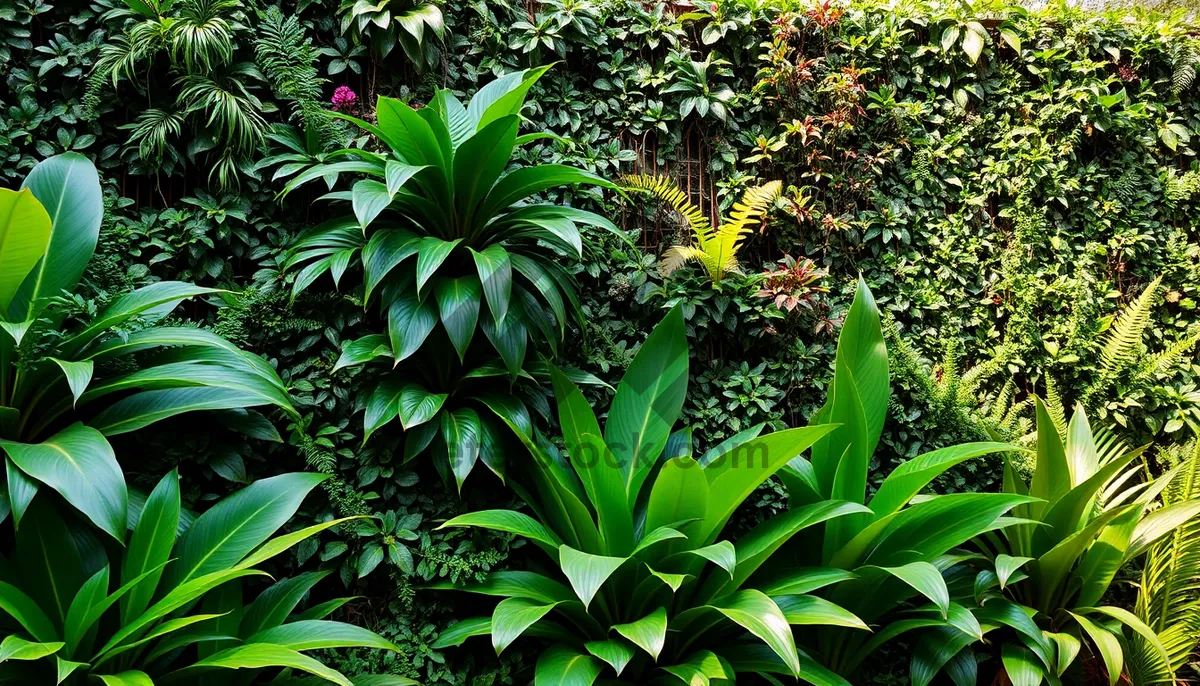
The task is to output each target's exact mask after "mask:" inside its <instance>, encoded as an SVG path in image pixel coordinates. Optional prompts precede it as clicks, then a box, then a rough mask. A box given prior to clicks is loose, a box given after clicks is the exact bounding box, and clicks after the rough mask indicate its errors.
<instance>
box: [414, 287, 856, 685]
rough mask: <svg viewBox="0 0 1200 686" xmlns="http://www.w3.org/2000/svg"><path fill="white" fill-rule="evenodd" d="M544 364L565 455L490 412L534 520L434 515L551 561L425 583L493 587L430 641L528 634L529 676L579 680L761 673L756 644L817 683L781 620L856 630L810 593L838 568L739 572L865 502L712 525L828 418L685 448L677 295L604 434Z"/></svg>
mask: <svg viewBox="0 0 1200 686" xmlns="http://www.w3.org/2000/svg"><path fill="white" fill-rule="evenodd" d="M551 374H552V378H553V383H554V389H555V395H556V396H557V398H558V417H559V422H560V425H561V426H562V430H563V438H564V439H565V442H566V454H565V455H560V454H559V453H558V451H556V450H555V449H554V448H553V447H552V445H551V444H550V443H549V442H548V441H546V440H545V438H544V437H543V436H542V435H541V434H540V433H539V432H537V431H536V430H535V429H532V428H531V427H530V425H529V424H528V422H527V421H525V420H523V419H522V418H520V417H515V416H511V415H506V414H504V413H501V415H502V416H504V417H505V419H506V421H508V423H509V426H510V427H511V428H512V430H513V431H514V432H515V433H516V434H517V435H518V437H519V438H520V439H521V441H522V442H523V443H524V444H525V445H526V447H527V448H528V450H529V453H530V455H531V456H532V458H533V459H532V462H531V463H530V464H529V465H528V468H527V469H526V470H525V471H524V472H523V474H525V475H526V476H528V483H524V484H517V485H516V487H517V488H518V492H519V493H520V494H521V495H522V497H523V498H524V499H525V501H526V502H527V503H528V504H529V506H530V508H531V509H532V510H533V512H534V514H535V515H536V518H535V517H531V516H529V515H526V514H523V513H521V512H515V511H511V510H490V511H483V512H475V513H471V514H466V515H462V516H459V517H456V518H454V519H452V520H450V521H448V522H446V524H445V525H444V526H447V527H463V526H471V527H482V528H489V529H495V530H500V531H508V532H512V533H516V534H518V535H520V536H524V537H526V538H528V539H530V540H531V541H532V542H534V543H535V544H536V545H538V546H539V547H540V548H542V549H543V550H544V551H545V552H546V554H547V555H548V556H549V558H550V560H551V561H552V567H553V569H554V572H553V573H547V574H542V573H537V572H521V571H510V572H499V573H495V574H492V575H491V576H489V577H488V578H487V579H486V580H484V581H482V582H480V583H473V584H467V585H465V586H455V585H453V584H449V583H445V584H438V585H436V586H435V588H443V589H453V588H457V589H459V590H465V591H470V592H473V593H481V594H485V595H493V596H499V597H502V598H503V600H501V601H500V602H499V603H498V604H497V605H496V608H495V610H494V612H493V613H492V616H491V617H480V618H476V619H467V620H464V621H462V622H459V623H458V624H455V625H454V626H453V627H451V628H450V629H448V630H447V631H446V632H444V633H443V635H442V636H441V637H440V639H439V644H440V645H443V646H449V645H457V644H460V643H462V642H463V641H464V640H466V639H467V638H468V637H470V636H475V635H490V636H491V640H492V645H493V646H494V647H495V649H496V651H497V652H500V651H502V650H504V649H505V648H506V647H508V645H510V644H511V643H512V642H513V641H514V640H516V639H517V638H518V637H520V636H522V635H524V634H529V635H535V636H538V637H541V638H544V639H548V640H550V641H551V642H552V647H551V648H550V649H548V650H546V651H544V652H543V653H542V654H541V657H540V658H539V659H538V663H537V667H536V674H535V679H534V682H535V683H536V684H560V683H561V684H565V683H572V684H581V685H586V684H591V683H593V682H595V681H596V679H598V678H600V677H601V676H602V675H604V677H605V681H604V683H637V684H642V683H650V682H651V681H652V680H653V679H657V678H664V679H669V680H671V682H672V683H674V682H675V679H682V680H683V681H684V682H685V683H710V682H712V683H724V682H725V681H728V682H730V683H732V682H733V680H734V679H735V678H736V675H737V674H738V673H742V672H756V671H759V670H760V667H759V664H760V662H762V656H761V654H760V649H761V650H765V651H766V653H767V654H768V655H770V656H773V659H774V660H777V661H778V662H779V663H780V664H782V665H785V666H786V671H787V673H789V674H790V675H791V676H793V677H796V676H799V677H800V678H802V679H806V680H809V681H812V683H822V681H820V680H819V679H820V677H819V676H816V675H819V674H821V673H822V672H823V671H824V670H823V669H821V668H820V666H819V665H817V664H816V663H815V662H814V661H813V660H811V659H810V658H809V657H808V656H807V655H806V654H805V653H804V652H803V651H801V650H799V649H797V647H796V645H795V643H794V641H793V639H792V631H791V627H790V626H789V624H841V625H845V626H854V627H857V628H858V629H860V630H865V629H866V626H865V625H864V624H863V623H862V622H861V621H859V620H858V618H856V617H855V616H854V615H852V614H851V613H849V612H846V611H845V610H843V609H841V608H839V607H837V606H836V605H834V604H832V603H829V602H826V601H823V600H822V599H820V598H816V597H813V596H810V595H806V593H807V591H809V590H812V589H815V588H819V587H821V586H822V585H825V584H828V583H833V582H836V581H838V580H840V579H841V578H843V577H842V576H841V575H837V574H834V575H830V574H828V573H827V572H828V570H819V569H818V570H809V574H808V575H807V576H806V578H805V580H804V581H803V582H798V583H796V584H794V585H793V586H792V587H790V588H786V589H776V592H774V593H767V592H764V590H762V589H760V588H758V587H757V586H755V585H754V584H752V583H749V580H751V579H752V578H754V574H755V572H756V570H758V569H759V568H760V567H761V566H762V565H763V564H764V563H765V562H767V561H768V560H769V559H770V558H771V556H772V554H773V553H774V552H775V551H776V550H778V549H779V548H780V547H781V546H782V545H784V544H785V543H786V542H787V541H788V540H789V539H791V538H792V537H793V536H795V535H797V534H798V533H799V532H801V531H803V530H804V529H806V528H807V527H811V526H814V525H817V524H819V523H821V522H828V521H836V520H838V519H845V518H847V517H849V516H854V515H861V514H866V513H868V512H869V510H867V508H865V507H863V506H861V505H855V504H852V503H848V502H844V501H835V500H830V501H822V502H819V503H814V504H812V505H810V506H807V507H803V508H798V509H796V510H793V511H791V512H787V513H784V514H781V515H778V516H776V517H773V518H771V519H769V520H767V521H766V522H764V523H762V524H760V525H758V526H757V527H755V528H754V529H752V530H751V531H750V532H749V533H748V534H746V535H744V536H742V537H741V538H740V539H739V540H738V541H737V543H736V544H735V543H733V542H731V541H729V540H728V539H727V538H725V537H724V535H723V531H724V529H725V525H726V523H727V522H728V521H729V518H730V516H731V515H732V514H733V512H734V510H735V509H736V508H737V507H738V506H739V505H741V504H742V502H743V501H744V500H745V499H746V498H747V497H748V496H749V495H750V493H751V492H752V491H753V490H754V489H755V488H756V487H758V486H759V485H760V484H762V483H763V482H764V481H765V480H766V479H767V478H769V477H770V476H771V475H772V474H773V473H774V472H775V470H777V469H778V468H780V467H781V466H783V465H784V464H786V463H787V461H788V460H790V459H791V458H793V457H795V456H796V455H798V454H800V453H801V452H803V451H804V450H806V449H807V448H808V447H809V446H810V445H812V444H813V442H814V441H817V440H819V439H820V438H822V437H823V436H825V435H827V434H828V433H829V432H830V431H831V430H832V429H833V427H832V426H820V427H807V428H800V429H789V430H786V431H780V432H777V433H773V434H769V435H766V436H761V437H749V436H746V435H743V436H742V437H741V438H740V439H738V440H730V441H727V442H725V443H723V444H721V445H718V446H716V447H714V448H713V449H712V450H710V451H708V452H707V453H705V454H704V455H700V456H694V455H693V454H692V451H691V442H690V434H688V433H684V432H680V433H675V434H672V433H671V427H672V426H673V425H674V424H675V421H676V420H677V419H678V418H679V415H680V412H681V410H682V406H683V401H684V396H685V394H686V392H687V379H688V350H687V341H686V337H685V335H684V323H683V315H682V313H681V311H680V310H679V308H676V309H674V310H672V311H671V312H670V314H668V315H667V317H666V319H665V320H664V321H663V322H662V323H660V324H659V325H658V326H657V327H656V328H655V330H654V331H653V332H652V333H651V334H650V336H649V338H647V339H646V342H645V343H644V344H643V345H642V347H641V349H640V350H639V351H638V354H637V356H636V357H635V358H634V360H633V363H632V364H630V366H629V369H628V370H627V371H626V374H625V377H624V379H623V380H622V381H621V383H620V385H619V387H618V388H617V394H616V396H615V398H614V399H613V403H612V406H611V408H610V410H609V413H608V421H607V422H606V424H605V427H604V429H603V431H601V428H600V425H599V423H598V421H597V419H596V415H595V414H594V413H593V411H592V408H591V407H589V405H588V403H587V401H586V400H585V399H584V397H583V395H582V394H581V393H580V392H579V389H578V388H577V387H576V386H575V385H574V384H572V383H571V382H570V381H569V380H568V379H567V378H566V377H565V376H563V374H562V373H560V372H558V371H557V370H554V369H551ZM835 571H836V570H835ZM614 679H617V680H619V681H616V682H614V681H613V680H614Z"/></svg>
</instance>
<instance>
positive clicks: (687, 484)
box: [645, 457, 708, 545]
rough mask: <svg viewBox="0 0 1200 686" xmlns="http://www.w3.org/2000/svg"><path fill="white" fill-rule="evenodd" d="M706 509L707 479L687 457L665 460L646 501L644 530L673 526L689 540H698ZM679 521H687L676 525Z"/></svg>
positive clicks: (694, 542)
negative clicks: (686, 535)
mask: <svg viewBox="0 0 1200 686" xmlns="http://www.w3.org/2000/svg"><path fill="white" fill-rule="evenodd" d="M707 512H708V479H707V478H706V477H705V474H704V470H703V469H701V468H700V465H699V464H697V463H696V461H695V460H693V459H692V458H690V457H676V458H674V459H671V460H668V461H667V462H665V463H664V464H663V466H662V468H661V469H659V472H658V476H657V478H655V480H654V484H653V485H652V487H651V489H650V499H649V500H648V501H647V504H646V523H645V526H646V529H647V530H649V531H653V530H655V529H658V528H660V527H664V526H668V525H676V528H678V529H679V530H680V531H682V532H683V533H685V534H688V537H689V538H690V539H691V541H692V543H693V544H695V545H699V544H700V542H701V540H700V539H701V531H702V527H701V523H702V522H703V520H704V515H705V514H706V513H707ZM679 522H686V523H685V524H679Z"/></svg>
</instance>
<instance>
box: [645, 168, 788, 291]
mask: <svg viewBox="0 0 1200 686" xmlns="http://www.w3.org/2000/svg"><path fill="white" fill-rule="evenodd" d="M624 182H625V187H626V188H628V189H630V190H639V191H645V192H648V193H651V194H653V195H654V196H655V197H657V198H659V199H660V200H662V201H663V202H665V203H667V204H669V205H670V206H671V208H672V209H674V210H675V211H676V212H677V213H678V214H679V215H680V216H681V217H682V218H683V220H684V222H685V223H686V224H687V226H688V228H690V229H691V230H692V238H693V244H692V245H673V246H671V247H670V248H667V250H666V252H664V253H663V256H662V260H661V261H660V262H659V271H660V272H662V273H663V274H664V275H666V274H670V273H671V272H673V271H675V270H676V269H679V268H680V267H682V266H683V265H684V264H685V263H687V262H689V261H693V262H699V263H700V264H701V265H703V266H704V270H705V271H706V272H707V273H708V276H709V278H710V279H712V280H713V281H720V280H721V279H723V278H725V275H726V274H728V273H729V272H738V271H740V269H739V267H738V262H737V254H738V251H739V250H740V249H741V247H742V243H743V241H745V239H746V236H747V235H749V234H750V232H751V231H752V230H753V229H754V227H755V226H757V225H758V224H760V223H762V220H763V217H764V216H766V213H767V210H769V209H770V207H771V204H772V203H774V202H775V199H776V198H778V197H779V193H780V191H781V190H782V188H783V184H782V183H780V182H779V181H770V182H768V183H766V184H763V185H762V186H756V187H754V188H750V189H748V190H747V191H746V192H745V193H744V194H743V195H742V200H741V202H737V203H734V205H733V211H732V212H730V214H729V218H728V219H726V220H725V221H724V222H722V223H721V225H720V226H718V227H717V228H716V229H715V230H714V229H713V228H712V225H711V224H709V222H708V219H706V218H705V217H704V214H703V213H702V212H701V211H700V210H699V209H697V208H696V206H695V205H693V204H692V202H691V201H690V200H688V197H687V194H686V193H684V192H683V191H682V190H681V189H680V188H679V187H678V186H676V185H675V184H674V182H672V181H671V180H670V179H669V178H667V177H664V176H649V175H636V176H627V177H625V179H624Z"/></svg>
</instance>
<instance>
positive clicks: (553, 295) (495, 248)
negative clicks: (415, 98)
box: [277, 67, 624, 484]
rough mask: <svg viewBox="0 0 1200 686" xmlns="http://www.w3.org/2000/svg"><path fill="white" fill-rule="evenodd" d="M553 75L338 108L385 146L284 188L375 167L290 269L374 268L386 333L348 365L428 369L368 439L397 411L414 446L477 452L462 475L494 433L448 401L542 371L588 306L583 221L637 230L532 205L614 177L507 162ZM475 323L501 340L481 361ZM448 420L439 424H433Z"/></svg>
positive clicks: (390, 385) (308, 272) (372, 411)
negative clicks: (576, 281)
mask: <svg viewBox="0 0 1200 686" xmlns="http://www.w3.org/2000/svg"><path fill="white" fill-rule="evenodd" d="M545 71H546V68H545V67H543V68H540V69H535V70H530V71H525V72H515V73H510V74H506V75H504V76H501V77H500V78H498V79H496V80H495V81H492V82H491V83H489V84H488V85H486V86H484V87H483V88H482V89H480V91H479V92H478V93H476V94H475V96H474V97H473V98H472V99H471V101H470V102H469V103H468V105H466V106H464V105H463V104H462V103H460V102H459V101H458V99H457V98H456V97H455V96H454V95H453V94H452V93H451V92H450V91H446V90H441V91H438V93H437V95H436V96H435V97H434V98H433V100H432V101H431V102H430V104H429V105H427V106H426V107H424V108H422V109H420V110H415V109H413V108H411V107H409V106H408V105H406V104H404V103H402V102H400V101H398V100H393V99H391V98H385V97H381V98H379V104H378V107H377V111H376V114H377V117H378V119H379V125H378V126H376V125H374V124H370V123H368V122H365V121H362V120H360V119H357V118H355V117H351V116H349V115H346V114H342V113H335V114H334V115H333V116H337V117H341V118H343V119H347V120H349V121H351V122H353V123H355V124H357V125H358V126H360V127H361V128H363V129H364V130H365V131H368V132H370V133H373V134H374V135H375V136H376V138H377V139H378V142H379V143H380V144H381V145H383V146H385V149H384V151H382V152H378V153H376V152H371V151H367V150H361V149H349V150H341V151H337V152H334V153H329V154H327V155H326V156H325V160H326V161H325V162H323V163H321V164H316V165H314V166H311V167H308V168H307V169H305V170H304V171H302V172H300V173H298V174H297V175H296V176H295V177H294V178H292V179H291V181H289V182H288V184H287V185H286V186H285V187H284V190H283V193H284V194H287V193H290V192H292V191H293V190H295V189H296V188H298V187H300V186H302V185H303V184H305V183H308V182H310V181H313V180H315V179H319V178H329V177H330V176H334V177H336V175H337V174H339V173H365V174H367V175H369V176H370V177H372V178H368V179H363V180H360V181H357V182H355V184H354V186H353V189H352V190H350V191H337V192H334V193H330V194H329V195H327V196H326V197H329V198H332V199H336V200H343V201H348V202H349V203H350V206H351V208H352V210H353V212H354V216H352V217H344V218H339V219H334V220H331V221H329V222H326V223H324V224H322V225H320V226H318V227H316V228H314V229H312V230H311V231H309V232H307V233H306V234H304V235H303V236H301V237H300V238H299V239H298V240H297V241H296V243H295V244H294V245H292V246H291V248H290V249H289V250H288V254H287V257H286V259H285V261H284V268H285V269H288V270H294V269H297V268H299V271H297V272H296V274H295V282H294V284H293V288H292V292H293V294H297V293H300V292H302V291H303V290H304V289H305V288H307V287H308V286H309V285H310V284H312V283H313V281H315V280H316V279H317V278H318V277H319V276H321V275H322V274H324V273H326V272H328V273H330V274H331V276H332V277H333V279H334V283H335V284H336V283H339V282H340V281H341V279H342V278H343V275H344V274H345V272H346V271H347V269H348V268H349V267H350V266H351V265H352V264H361V265H362V268H363V281H364V283H363V291H362V302H363V303H364V305H365V306H367V307H369V306H371V305H372V304H374V303H377V304H378V307H379V312H380V314H381V315H382V316H383V317H384V318H385V319H386V322H387V324H386V326H387V333H386V334H372V335H370V336H367V337H365V338H362V339H359V340H356V341H352V342H350V343H348V344H347V345H346V346H345V347H344V348H343V354H342V358H341V359H340V360H339V361H338V365H337V366H338V367H344V366H347V365H357V364H363V363H366V362H370V361H372V360H377V359H378V360H383V359H388V360H390V362H391V365H392V367H393V368H395V367H396V366H397V365H400V364H401V363H405V362H406V361H408V364H409V365H410V366H411V367H412V368H414V369H415V373H414V374H419V375H420V377H419V378H422V379H424V382H423V383H415V382H413V379H414V378H415V377H414V374H409V375H407V378H405V377H404V376H399V377H396V378H395V379H383V380H381V382H380V384H379V385H378V386H377V389H376V391H375V392H374V394H373V396H372V398H373V400H371V401H368V403H367V422H366V423H367V427H368V434H369V433H370V432H371V431H374V430H375V429H376V428H378V427H380V426H382V425H384V424H386V423H387V422H390V421H392V420H393V419H396V418H397V417H399V418H400V420H401V423H402V424H403V426H404V428H405V429H406V430H410V429H414V428H417V427H419V431H418V432H416V433H411V432H410V441H411V445H413V446H415V448H414V450H415V452H414V453H412V454H416V453H419V452H421V451H422V450H424V449H425V448H426V447H427V446H430V444H431V442H432V443H433V445H432V449H433V450H434V451H435V452H439V453H444V454H445V453H446V448H450V449H451V450H462V451H464V453H463V454H462V455H458V456H456V455H454V454H447V459H448V460H449V462H450V463H451V464H453V465H457V467H456V468H455V469H454V470H453V471H455V474H456V476H460V477H465V473H460V472H459V470H461V469H465V470H466V471H467V472H469V471H470V468H471V465H472V464H474V462H475V459H474V457H473V456H475V455H477V454H478V452H479V451H478V442H477V441H476V440H474V439H475V438H479V437H480V436H481V434H480V430H479V429H477V428H476V424H477V423H476V422H475V421H474V419H473V418H472V415H474V410H471V411H469V412H460V411H459V408H458V407H457V405H456V406H453V407H451V406H447V407H445V408H443V407H442V404H443V401H445V399H446V398H447V397H449V396H452V395H455V394H457V396H458V398H459V400H458V401H456V402H457V403H461V402H462V400H463V399H465V398H467V397H469V396H471V395H479V394H480V391H479V390H478V389H477V388H474V386H477V384H478V380H480V379H484V380H487V379H495V378H496V377H504V376H505V375H507V376H509V377H510V379H512V380H515V379H517V378H518V376H520V375H521V374H522V369H524V368H526V367H531V368H532V367H536V364H535V365H530V364H529V363H527V362H526V356H527V350H528V348H529V345H530V343H531V342H532V343H534V344H536V342H537V341H538V337H539V335H540V338H541V339H542V340H545V341H546V343H547V344H548V345H549V346H550V349H551V351H554V350H557V344H558V340H559V339H560V337H561V336H562V335H563V332H564V331H565V327H566V324H567V319H568V316H569V313H568V308H570V310H571V312H573V313H574V315H575V316H576V317H580V314H579V307H578V301H577V298H576V295H575V291H574V286H573V279H572V277H571V275H570V273H569V272H568V270H567V269H566V268H565V267H564V266H563V265H562V264H561V263H560V262H561V260H562V258H563V257H564V256H570V257H579V256H580V255H581V254H582V250H583V239H582V236H581V234H580V229H579V227H580V226H581V225H583V226H596V227H601V228H604V229H607V230H609V231H612V232H614V233H617V234H619V235H622V236H624V234H621V233H620V232H619V230H618V229H617V227H616V226H615V225H614V224H613V223H612V222H610V221H609V220H607V219H605V218H604V217H601V216H599V215H597V214H594V213H592V212H586V211H584V210H579V209H575V208H573V207H570V206H569V205H559V204H551V203H537V202H529V201H530V199H531V197H532V196H534V195H536V194H539V193H542V192H544V191H547V190H549V189H552V188H556V187H560V186H564V185H567V184H573V183H586V184H592V185H597V186H602V187H612V184H611V183H610V182H608V181H606V180H604V179H603V178H601V177H599V176H596V175H595V174H592V173H590V172H586V171H583V170H580V169H576V168H573V167H568V166H565V165H558V164H549V165H539V166H530V167H520V168H517V169H513V170H511V171H509V172H507V173H506V172H505V169H506V168H507V167H508V165H509V162H510V160H511V158H512V156H513V153H514V151H515V150H516V148H517V146H519V145H522V144H524V143H526V142H528V141H530V140H533V139H536V138H539V137H540V135H539V134H527V135H524V136H518V135H517V128H518V124H519V112H520V110H521V108H522V105H523V103H524V99H525V96H526V94H527V93H528V91H529V89H530V88H531V87H532V86H533V84H534V82H536V81H537V79H538V78H539V77H540V76H541V75H542V74H543V73H544V72H545ZM277 173H282V172H277ZM410 258H415V259H410ZM539 297H540V300H539ZM547 306H548V307H549V309H548V310H547V309H546V307H547ZM439 321H440V322H441V326H440V327H439V326H438V322H439ZM477 327H478V328H481V329H482V330H483V333H484V337H485V338H486V339H487V341H488V342H489V343H490V346H482V350H484V351H486V352H483V353H482V357H481V353H480V348H481V346H475V352H474V353H472V354H468V353H469V351H470V350H471V349H472V342H473V341H476V340H478V339H479V337H478V336H476V328H477ZM492 350H494V351H495V353H492V352H491V351H492ZM419 351H421V352H422V355H420V356H416V354H417V353H418V352H419ZM495 354H498V355H499V360H497V359H496V358H495ZM410 358H411V359H410ZM414 360H415V362H414ZM525 376H528V374H526V375H525ZM464 384H465V385H468V386H472V388H464ZM376 409H377V410H378V413H376ZM439 424H440V426H441V427H442V428H441V432H437V431H435V430H434V429H435V428H436V427H438V426H439ZM462 427H467V428H466V429H463V428H462ZM463 431H466V434H463V433H462V432H463ZM467 435H470V436H473V437H474V438H472V439H469V440H468V438H467ZM435 437H436V438H435ZM406 452H408V449H407V448H406ZM466 455H469V456H472V457H465V456H466ZM410 457H411V455H410ZM439 464H443V465H444V464H445V461H444V460H442V461H439ZM446 471H447V470H443V473H446ZM460 484H461V478H460Z"/></svg>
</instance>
